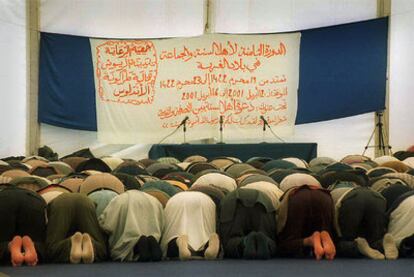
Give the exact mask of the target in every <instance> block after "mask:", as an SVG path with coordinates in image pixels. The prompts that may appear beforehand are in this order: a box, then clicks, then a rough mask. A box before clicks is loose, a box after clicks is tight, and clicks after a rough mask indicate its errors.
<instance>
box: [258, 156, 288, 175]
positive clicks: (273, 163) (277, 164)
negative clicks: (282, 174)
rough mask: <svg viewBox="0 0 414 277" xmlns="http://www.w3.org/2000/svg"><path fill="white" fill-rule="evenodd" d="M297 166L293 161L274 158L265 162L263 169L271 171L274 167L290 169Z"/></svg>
mask: <svg viewBox="0 0 414 277" xmlns="http://www.w3.org/2000/svg"><path fill="white" fill-rule="evenodd" d="M295 167H296V165H295V164H294V163H292V162H289V161H285V160H281V159H278V160H272V161H269V162H267V163H265V164H264V165H263V167H262V170H264V171H267V172H269V171H271V170H273V169H289V168H295Z"/></svg>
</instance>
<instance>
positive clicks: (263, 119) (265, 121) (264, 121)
mask: <svg viewBox="0 0 414 277" xmlns="http://www.w3.org/2000/svg"><path fill="white" fill-rule="evenodd" d="M260 119H261V120H262V121H263V124H266V125H267V126H269V123H267V120H266V118H264V116H263V115H261V116H260Z"/></svg>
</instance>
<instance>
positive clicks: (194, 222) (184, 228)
mask: <svg viewBox="0 0 414 277" xmlns="http://www.w3.org/2000/svg"><path fill="white" fill-rule="evenodd" d="M164 212H165V230H164V234H163V236H162V241H161V249H162V250H163V253H164V256H166V254H167V248H168V243H169V242H170V241H171V240H173V239H174V238H177V237H179V236H181V235H187V236H188V245H189V248H191V249H192V250H194V251H198V250H201V249H202V248H203V246H204V245H205V244H206V243H207V242H208V240H209V238H210V235H211V234H213V233H215V232H216V205H215V204H214V202H213V200H211V198H210V197H209V196H208V195H206V194H204V193H202V192H198V191H185V192H180V193H177V194H176V195H174V196H173V197H171V198H170V200H168V202H167V205H166V206H165V211H164Z"/></svg>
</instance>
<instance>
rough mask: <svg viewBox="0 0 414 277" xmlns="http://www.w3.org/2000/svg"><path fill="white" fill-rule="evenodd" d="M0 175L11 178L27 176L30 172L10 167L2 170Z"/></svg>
mask: <svg viewBox="0 0 414 277" xmlns="http://www.w3.org/2000/svg"><path fill="white" fill-rule="evenodd" d="M1 176H3V177H10V178H12V179H15V178H19V177H29V176H30V174H29V173H28V172H26V171H24V170H21V169H10V170H7V171H4V172H3V173H2V174H1Z"/></svg>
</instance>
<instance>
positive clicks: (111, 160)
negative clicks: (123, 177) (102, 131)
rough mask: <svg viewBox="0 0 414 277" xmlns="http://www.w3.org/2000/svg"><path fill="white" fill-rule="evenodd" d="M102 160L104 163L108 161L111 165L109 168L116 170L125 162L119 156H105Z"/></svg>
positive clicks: (107, 163) (108, 164)
mask: <svg viewBox="0 0 414 277" xmlns="http://www.w3.org/2000/svg"><path fill="white" fill-rule="evenodd" d="M102 161H103V162H104V163H106V165H107V166H109V168H111V170H114V169H115V168H117V167H118V166H119V165H120V164H122V163H123V162H124V160H123V159H121V158H118V157H104V158H102Z"/></svg>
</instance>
